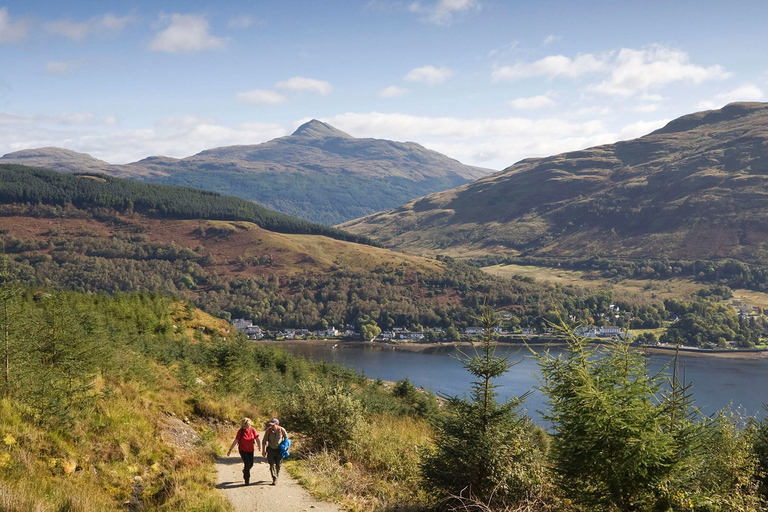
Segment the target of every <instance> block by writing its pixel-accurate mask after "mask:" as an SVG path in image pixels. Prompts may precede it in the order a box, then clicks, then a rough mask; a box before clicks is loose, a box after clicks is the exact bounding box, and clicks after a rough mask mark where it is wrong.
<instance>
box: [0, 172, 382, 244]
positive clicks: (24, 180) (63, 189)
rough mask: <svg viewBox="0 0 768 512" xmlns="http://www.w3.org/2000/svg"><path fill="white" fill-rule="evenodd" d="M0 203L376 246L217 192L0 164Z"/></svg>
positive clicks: (336, 230) (354, 236) (328, 228)
mask: <svg viewBox="0 0 768 512" xmlns="http://www.w3.org/2000/svg"><path fill="white" fill-rule="evenodd" d="M0 202H2V203H31V204H38V203H39V204H45V205H50V206H53V205H55V206H65V205H73V206H74V207H76V208H81V209H88V210H93V209H99V208H102V209H106V210H114V211H118V212H130V211H135V212H139V213H143V214H145V215H149V216H156V217H158V218H170V219H216V220H242V221H248V222H253V223H255V224H258V225H259V226H261V227H263V228H264V229H269V230H270V231H276V232H278V233H306V234H313V235H325V236H328V237H331V238H336V239H338V240H348V241H351V242H356V243H364V244H373V245H376V244H375V242H373V241H372V240H370V239H368V238H366V237H364V236H360V235H353V234H350V233H346V232H344V231H342V230H340V229H335V228H332V227H329V226H323V225H321V224H315V223H312V222H308V221H305V220H301V219H297V218H295V217H291V216H289V215H286V214H283V213H279V212H276V211H273V210H268V209H267V208H264V207H262V206H259V205H257V204H256V203H252V202H250V201H246V200H244V199H240V198H236V197H231V196H222V195H221V194H218V193H216V192H208V191H204V190H198V189H194V188H186V187H174V186H170V185H150V184H146V183H139V182H135V181H131V180H126V179H119V178H113V177H110V176H106V175H90V174H63V173H58V172H54V171H48V170H45V169H36V168H32V167H26V166H23V165H9V164H0Z"/></svg>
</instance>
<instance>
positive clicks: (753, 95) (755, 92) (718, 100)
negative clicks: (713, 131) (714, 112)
mask: <svg viewBox="0 0 768 512" xmlns="http://www.w3.org/2000/svg"><path fill="white" fill-rule="evenodd" d="M764 97H765V94H764V93H763V90H762V89H760V88H759V87H758V86H756V85H755V84H744V85H742V86H740V87H737V88H736V89H734V90H732V91H728V92H724V93H720V94H716V95H715V96H714V97H713V98H712V99H711V100H705V101H701V102H700V103H699V105H698V107H699V108H701V109H713V108H719V107H722V106H723V105H726V104H728V103H733V102H734V101H762V100H763V98H764Z"/></svg>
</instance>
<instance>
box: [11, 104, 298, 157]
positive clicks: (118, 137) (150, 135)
mask: <svg viewBox="0 0 768 512" xmlns="http://www.w3.org/2000/svg"><path fill="white" fill-rule="evenodd" d="M78 117H79V119H78ZM77 121H81V122H85V123H84V124H96V123H98V122H99V120H98V119H97V118H95V117H93V116H91V115H89V114H87V113H75V114H62V115H60V116H53V117H50V116H49V117H43V116H34V115H18V114H12V113H0V154H5V153H10V152H12V151H18V150H21V149H29V148H39V147H45V146H56V147H63V148H67V149H71V150H74V151H79V152H83V153H88V154H90V155H92V156H94V157H96V158H100V159H102V160H105V161H107V162H112V163H128V162H134V161H137V160H141V159H142V158H146V157H147V156H152V155H165V156H172V157H177V158H182V157H185V156H190V155H193V154H195V153H199V152H200V151H203V150H204V149H210V148H212V147H218V146H229V145H234V144H258V143H260V142H265V141H267V140H270V139H274V138H276V137H282V136H283V135H287V134H288V127H282V126H279V125H276V124H267V123H246V124H240V125H235V126H226V125H223V124H221V123H220V122H218V121H217V120H216V119H211V118H203V117H200V116H183V117H178V118H168V119H163V120H162V121H160V122H158V123H156V124H155V125H154V126H152V127H150V128H143V129H135V130H115V129H110V130H108V131H104V130H103V129H98V130H97V129H94V128H89V127H85V128H84V127H82V126H78V127H77V128H75V127H74V126H73V124H74V123H76V122H77ZM57 123H58V124H57Z"/></svg>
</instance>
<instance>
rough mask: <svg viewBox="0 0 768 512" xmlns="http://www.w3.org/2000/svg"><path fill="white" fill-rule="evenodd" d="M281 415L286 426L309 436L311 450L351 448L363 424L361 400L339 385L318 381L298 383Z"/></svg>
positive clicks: (307, 445)
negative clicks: (297, 387) (324, 383)
mask: <svg viewBox="0 0 768 512" xmlns="http://www.w3.org/2000/svg"><path fill="white" fill-rule="evenodd" d="M282 414H283V419H284V421H283V424H284V425H286V426H287V428H290V429H291V430H293V431H296V432H299V433H301V434H304V435H305V436H307V439H306V447H307V448H308V449H309V450H320V449H325V448H330V449H343V448H345V447H348V446H350V445H351V444H352V442H353V441H354V439H355V438H356V437H357V435H358V433H359V431H360V429H361V427H362V424H363V408H362V405H361V403H360V401H359V400H357V399H356V398H355V397H354V396H352V395H351V394H350V393H349V392H347V391H346V390H345V389H344V388H343V387H341V386H339V385H336V386H328V385H323V384H320V383H317V382H306V383H303V384H301V385H299V389H298V390H297V392H296V393H294V394H293V395H291V396H290V397H289V399H288V403H287V405H286V408H285V410H284V411H283V413H282Z"/></svg>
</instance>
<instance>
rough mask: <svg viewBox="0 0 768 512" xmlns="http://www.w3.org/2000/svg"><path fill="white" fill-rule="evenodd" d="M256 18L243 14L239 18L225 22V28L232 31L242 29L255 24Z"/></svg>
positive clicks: (234, 17) (232, 18)
mask: <svg viewBox="0 0 768 512" xmlns="http://www.w3.org/2000/svg"><path fill="white" fill-rule="evenodd" d="M256 21H257V20H256V18H254V17H253V16H251V15H249V14H243V15H241V16H233V17H231V18H230V19H229V21H228V22H227V28H232V29H244V28H248V27H250V26H251V25H254V24H256Z"/></svg>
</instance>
